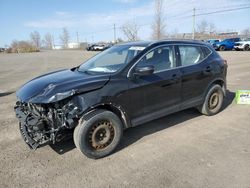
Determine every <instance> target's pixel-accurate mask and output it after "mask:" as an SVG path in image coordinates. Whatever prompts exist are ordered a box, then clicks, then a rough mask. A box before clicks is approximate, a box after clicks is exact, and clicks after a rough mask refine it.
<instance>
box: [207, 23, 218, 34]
mask: <svg viewBox="0 0 250 188" xmlns="http://www.w3.org/2000/svg"><path fill="white" fill-rule="evenodd" d="M208 31H209V34H212V33H216V27H215V25H214V23H209V26H208Z"/></svg>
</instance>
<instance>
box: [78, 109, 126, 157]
mask: <svg viewBox="0 0 250 188" xmlns="http://www.w3.org/2000/svg"><path fill="white" fill-rule="evenodd" d="M122 134H123V125H122V122H121V120H120V119H119V117H118V116H117V115H116V114H114V113H113V112H110V111H107V110H95V111H93V112H91V113H90V114H88V115H87V116H86V117H83V118H82V120H81V122H80V123H79V125H77V126H76V128H75V130H74V143H75V145H76V147H77V149H79V150H80V151H81V152H82V153H83V154H84V155H86V156H87V157H89V158H92V159H98V158H102V157H105V156H107V155H109V154H111V153H112V152H113V151H114V150H115V148H116V147H117V146H118V144H119V142H120V140H121V138H122Z"/></svg>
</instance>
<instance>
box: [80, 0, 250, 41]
mask: <svg viewBox="0 0 250 188" xmlns="http://www.w3.org/2000/svg"><path fill="white" fill-rule="evenodd" d="M246 5H247V6H244V7H237V8H228V9H223V10H217V11H211V12H204V13H196V10H197V9H195V10H193V14H192V15H186V16H184V14H186V13H187V11H185V12H184V13H182V14H178V15H173V16H169V17H167V18H172V19H173V20H181V19H187V18H190V17H193V28H194V25H195V17H198V16H204V15H211V14H219V13H224V12H231V11H237V10H243V9H250V4H246ZM235 6H240V5H235ZM224 7H229V6H224ZM218 8H222V7H218ZM198 10H199V11H200V10H205V9H198ZM189 12H190V11H189ZM149 25H152V23H145V24H140V25H138V26H139V27H144V26H149ZM121 28H122V27H121V26H120V27H117V26H116V25H115V24H114V25H113V27H112V28H109V29H104V30H99V31H96V32H91V33H86V34H84V35H85V36H88V35H91V36H92V38H93V34H97V33H103V32H106V31H111V30H113V31H114V39H116V29H121ZM193 32H194V29H193ZM193 37H194V36H193ZM92 40H93V39H92Z"/></svg>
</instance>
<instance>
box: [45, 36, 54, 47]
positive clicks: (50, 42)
mask: <svg viewBox="0 0 250 188" xmlns="http://www.w3.org/2000/svg"><path fill="white" fill-rule="evenodd" d="M43 42H44V44H45V47H46V48H48V49H52V48H53V36H52V35H51V34H50V33H47V34H46V35H45V36H44V39H43Z"/></svg>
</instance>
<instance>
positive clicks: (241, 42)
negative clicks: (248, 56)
mask: <svg viewBox="0 0 250 188" xmlns="http://www.w3.org/2000/svg"><path fill="white" fill-rule="evenodd" d="M247 43H250V41H240V42H235V44H247Z"/></svg>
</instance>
